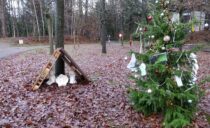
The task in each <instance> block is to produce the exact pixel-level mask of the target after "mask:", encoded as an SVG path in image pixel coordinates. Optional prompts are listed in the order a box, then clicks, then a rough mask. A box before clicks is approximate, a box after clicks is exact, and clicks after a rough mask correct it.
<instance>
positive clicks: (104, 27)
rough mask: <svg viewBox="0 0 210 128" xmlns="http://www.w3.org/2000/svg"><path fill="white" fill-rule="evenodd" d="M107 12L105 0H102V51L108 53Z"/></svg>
mask: <svg viewBox="0 0 210 128" xmlns="http://www.w3.org/2000/svg"><path fill="white" fill-rule="evenodd" d="M105 17H106V14H105V0H101V16H100V20H101V45H102V53H106V19H105Z"/></svg>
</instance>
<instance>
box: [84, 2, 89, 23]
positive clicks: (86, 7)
mask: <svg viewBox="0 0 210 128" xmlns="http://www.w3.org/2000/svg"><path fill="white" fill-rule="evenodd" d="M87 17H88V0H85V21H87Z"/></svg>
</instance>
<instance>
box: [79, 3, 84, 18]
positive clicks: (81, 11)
mask: <svg viewBox="0 0 210 128" xmlns="http://www.w3.org/2000/svg"><path fill="white" fill-rule="evenodd" d="M78 2H79V17H80V18H82V16H83V9H82V0H79V1H78Z"/></svg>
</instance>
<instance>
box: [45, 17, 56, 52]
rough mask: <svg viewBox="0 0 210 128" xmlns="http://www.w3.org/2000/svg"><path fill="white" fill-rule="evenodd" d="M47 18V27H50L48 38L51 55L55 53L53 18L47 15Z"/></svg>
mask: <svg viewBox="0 0 210 128" xmlns="http://www.w3.org/2000/svg"><path fill="white" fill-rule="evenodd" d="M46 18H47V26H48V37H49V44H50V54H52V53H53V51H54V45H53V37H52V18H51V16H50V14H47V15H46Z"/></svg>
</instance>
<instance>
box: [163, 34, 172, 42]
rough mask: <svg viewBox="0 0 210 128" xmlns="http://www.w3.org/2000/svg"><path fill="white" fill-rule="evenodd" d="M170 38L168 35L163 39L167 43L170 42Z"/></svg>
mask: <svg viewBox="0 0 210 128" xmlns="http://www.w3.org/2000/svg"><path fill="white" fill-rule="evenodd" d="M170 39H171V38H170V36H168V35H166V36H164V38H163V40H164V41H165V42H169V41H170Z"/></svg>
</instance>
